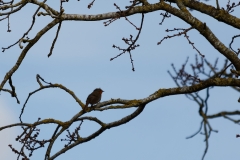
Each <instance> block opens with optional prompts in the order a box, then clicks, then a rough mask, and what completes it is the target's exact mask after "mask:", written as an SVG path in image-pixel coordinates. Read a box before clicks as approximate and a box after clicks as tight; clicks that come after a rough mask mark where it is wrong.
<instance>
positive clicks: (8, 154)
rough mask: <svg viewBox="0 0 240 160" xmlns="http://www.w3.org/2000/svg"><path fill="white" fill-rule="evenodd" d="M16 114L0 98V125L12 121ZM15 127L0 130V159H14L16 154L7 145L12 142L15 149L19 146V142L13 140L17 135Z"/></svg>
mask: <svg viewBox="0 0 240 160" xmlns="http://www.w3.org/2000/svg"><path fill="white" fill-rule="evenodd" d="M15 119H16V115H15V114H14V112H13V111H11V110H10V107H9V106H7V105H6V104H5V103H4V102H3V101H2V99H1V101H0V127H2V126H5V125H9V124H12V123H14V121H15ZM17 131H18V129H17V128H10V129H5V130H2V131H1V132H0V142H1V143H0V151H1V159H2V160H7V159H16V156H17V155H16V154H14V153H13V152H12V150H11V148H10V147H9V146H8V145H9V144H12V145H13V147H16V149H18V148H19V144H18V145H17V142H16V141H15V138H16V136H17V133H18V132H17Z"/></svg>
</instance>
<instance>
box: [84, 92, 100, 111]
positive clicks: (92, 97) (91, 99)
mask: <svg viewBox="0 0 240 160" xmlns="http://www.w3.org/2000/svg"><path fill="white" fill-rule="evenodd" d="M102 92H104V91H103V90H102V89H101V88H96V89H94V91H93V92H92V93H91V94H89V96H88V97H87V100H86V105H85V108H87V107H88V104H89V103H90V104H91V107H92V106H93V105H94V104H96V103H98V102H100V100H101V97H102Z"/></svg>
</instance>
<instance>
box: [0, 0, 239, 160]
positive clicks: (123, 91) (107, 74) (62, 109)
mask: <svg viewBox="0 0 240 160" xmlns="http://www.w3.org/2000/svg"><path fill="white" fill-rule="evenodd" d="M89 2H90V1H80V2H78V1H70V2H68V3H64V8H65V11H66V13H79V14H97V13H102V12H103V13H106V12H112V11H115V7H114V6H113V3H114V2H116V3H117V4H119V5H120V6H121V7H124V6H125V4H127V2H128V1H126V0H125V1H120V2H117V1H113V0H105V1H104V2H101V1H99V0H97V1H96V2H95V3H94V6H93V7H92V9H90V10H89V9H87V5H88V3H89ZM150 2H157V1H150ZM48 4H49V5H50V6H52V5H54V6H55V8H58V4H57V3H56V2H53V1H52V2H51V4H50V3H48ZM208 4H214V5H215V1H213V0H212V1H210V2H208ZM220 5H221V7H222V5H223V2H222V1H221V2H220ZM34 9H35V8H34V7H33V5H29V6H27V7H26V8H24V9H23V10H22V11H21V12H19V14H14V15H13V16H12V17H11V22H10V24H11V30H12V32H11V33H7V32H6V30H7V22H6V21H4V22H1V23H0V24H1V25H0V35H1V38H0V44H1V47H6V46H8V45H10V44H12V43H14V42H15V41H16V40H17V39H18V38H19V37H20V36H22V34H23V33H24V32H25V31H26V30H27V28H28V26H29V25H30V22H31V16H32V14H33V12H34ZM191 13H192V14H193V15H195V16H197V17H198V18H199V19H200V20H202V21H204V22H206V23H207V25H208V26H209V27H210V28H211V29H212V31H213V33H215V34H216V36H217V37H218V38H219V39H220V40H221V41H222V42H223V43H224V44H226V45H228V44H229V42H230V41H231V37H232V36H233V35H235V34H239V31H238V30H236V29H233V28H230V27H229V26H227V25H224V24H223V23H221V22H218V21H216V20H214V19H211V18H209V17H208V16H203V15H201V14H200V13H198V12H196V11H193V12H191ZM237 13H239V12H236V11H235V12H234V14H235V15H237ZM159 14H160V12H159V11H158V12H154V13H149V14H146V15H145V23H144V25H143V30H142V34H141V35H140V38H139V41H138V44H140V47H138V48H137V49H136V50H134V51H133V52H132V56H133V59H134V65H135V70H136V71H135V72H132V70H131V63H130V59H129V55H128V54H125V55H122V56H121V57H119V58H117V59H115V60H114V61H109V59H110V58H112V57H114V56H116V55H117V54H118V53H119V51H118V50H117V49H114V48H112V45H113V44H115V45H117V46H122V47H124V43H123V42H122V40H121V39H122V37H127V38H128V37H129V35H130V34H132V35H133V36H136V34H137V31H136V30H135V29H134V28H133V27H132V26H131V25H130V24H129V23H127V22H126V21H125V20H124V19H120V20H118V21H116V22H114V23H112V24H111V25H110V26H108V27H104V25H103V21H98V22H80V21H79V22H74V21H68V22H63V24H62V29H61V32H60V34H59V37H58V40H57V42H56V45H55V48H54V51H53V55H52V56H51V57H50V58H48V57H47V55H48V53H49V50H50V47H51V43H52V40H53V39H54V37H55V32H56V27H55V28H53V29H51V30H50V31H49V32H48V33H47V34H46V35H44V36H43V37H42V38H41V39H40V40H39V42H38V44H37V45H35V46H34V47H33V48H31V50H30V51H29V53H28V54H27V56H26V58H25V59H24V61H23V63H22V64H21V66H20V68H19V69H18V70H17V72H16V73H15V74H14V75H13V77H12V80H13V83H14V85H15V87H16V91H17V94H18V97H19V99H20V101H21V104H20V105H18V104H17V103H16V101H15V99H13V98H11V97H10V95H9V94H7V93H4V92H2V93H1V96H0V107H1V108H0V109H1V113H0V116H1V119H4V120H3V121H2V122H1V123H0V125H3V124H10V123H14V122H18V116H19V113H20V110H21V108H22V105H23V104H24V101H25V99H26V98H27V95H28V93H29V92H31V91H33V90H35V89H37V88H38V84H37V82H36V78H35V77H36V74H40V75H41V76H42V77H43V78H44V79H45V80H46V81H49V82H52V83H61V84H63V85H65V86H66V87H68V88H69V89H71V90H72V91H74V92H75V94H76V95H77V96H78V97H79V98H80V99H81V100H82V101H83V102H85V100H86V98H87V96H88V94H89V93H91V92H92V90H93V89H95V88H98V87H101V88H102V89H103V90H104V91H105V92H104V93H103V96H102V101H105V100H109V99H111V98H122V99H139V98H144V97H147V96H149V95H150V94H152V93H154V92H155V91H156V90H158V89H159V88H170V87H175V84H174V82H173V81H172V79H171V78H170V76H169V75H168V73H167V70H171V63H174V64H175V66H176V67H177V68H180V67H181V65H182V63H184V62H185V60H186V57H187V56H189V57H190V62H191V63H194V58H195V54H196V51H195V50H193V49H192V47H191V46H190V45H189V44H188V41H187V40H186V39H185V38H184V37H183V36H181V37H176V38H172V39H168V40H166V41H164V42H163V43H162V44H161V45H160V46H158V45H157V42H158V41H160V40H161V39H162V38H163V37H164V36H166V35H168V34H171V33H166V32H165V30H166V29H173V28H174V27H175V28H186V27H189V25H188V24H186V23H184V22H182V21H181V20H179V19H178V18H176V17H174V16H172V17H171V18H170V19H166V21H165V22H164V25H158V24H159V23H160V22H161V16H160V15H159ZM238 15H239V14H238ZM129 19H130V20H132V21H133V22H135V24H136V25H139V24H140V15H134V16H131V17H129ZM36 20H37V21H36V25H35V28H34V29H33V31H32V32H31V33H30V34H29V37H30V38H32V37H33V36H34V35H35V34H36V32H37V31H38V30H39V29H41V28H42V27H43V26H45V25H46V24H47V23H48V22H50V18H47V17H38V18H37V19H36ZM228 29H230V30H228ZM189 35H190V39H191V40H192V41H193V42H194V43H195V46H196V47H197V48H198V49H199V50H200V51H201V52H202V53H203V54H204V55H205V56H206V58H207V60H209V61H211V62H213V61H214V60H215V58H217V57H219V58H220V60H219V61H220V63H221V64H222V62H223V61H224V57H223V56H221V55H220V54H219V53H218V51H216V50H215V49H214V48H213V47H212V46H211V45H210V44H209V43H208V42H206V41H205V38H203V37H202V36H201V35H200V34H199V33H198V32H197V31H194V30H192V31H190V33H189ZM3 37H4V38H3ZM238 42H239V41H238ZM238 42H236V43H235V45H234V46H235V47H236V44H239V43H238ZM20 52H21V50H20V49H19V47H18V45H16V46H15V47H13V48H12V49H10V50H6V51H5V52H4V53H1V54H0V65H1V66H0V77H1V80H2V79H3V77H4V75H5V73H6V72H7V71H8V70H9V69H10V68H11V67H12V66H13V64H14V63H15V62H16V59H17V57H18V55H19V54H20ZM219 67H221V66H219ZM6 86H8V85H6ZM200 93H202V94H203V95H204V94H205V90H204V91H202V92H200ZM210 93H211V97H210V100H209V106H210V108H209V113H216V112H220V111H222V110H228V111H233V110H237V109H239V108H238V107H239V103H238V102H237V100H238V98H239V94H238V93H237V92H235V91H234V90H232V89H231V88H227V87H221V88H220V87H215V88H214V89H212V90H211V91H210ZM79 109H80V106H78V105H77V103H76V102H75V101H74V100H73V99H72V98H71V97H70V96H69V95H68V94H67V93H65V92H64V91H62V90H60V89H47V90H43V91H41V92H39V93H37V94H35V95H33V96H32V98H31V99H30V100H29V102H28V104H27V106H26V109H25V112H24V114H23V121H24V122H29V123H32V122H35V121H36V120H37V118H38V117H41V118H42V119H44V118H56V119H59V120H63V121H67V120H69V119H70V118H71V117H72V116H73V115H75V114H76V113H77V112H78V111H79ZM133 110H134V109H126V110H114V111H106V112H92V113H90V114H88V115H91V116H96V117H98V118H99V119H100V120H102V121H103V122H111V121H114V120H117V119H120V118H121V117H123V116H126V115H127V114H129V113H131V112H132V111H133ZM6 115H7V116H6ZM200 121H201V118H200V116H199V115H198V106H197V105H196V104H195V103H194V102H192V101H189V100H188V99H187V98H185V96H184V95H178V96H170V97H164V98H161V99H158V100H156V101H154V102H152V103H150V104H148V105H147V107H146V108H145V110H144V111H143V112H142V113H141V114H140V115H139V116H138V117H136V118H135V119H134V120H132V121H131V122H129V123H127V124H124V125H122V126H119V127H117V128H112V129H110V130H107V131H105V132H104V133H102V134H101V135H100V136H98V137H97V138H95V139H93V140H91V141H90V142H87V143H84V144H81V145H79V146H77V147H75V148H73V149H72V150H70V151H68V152H66V153H65V154H63V155H61V156H60V157H58V158H57V159H58V160H66V159H71V160H75V159H89V160H95V159H105V160H112V159H115V160H122V159H126V160H146V159H151V160H159V159H167V160H176V159H177V160H195V159H196V160H198V159H201V157H202V154H203V151H204V149H205V143H204V142H203V140H204V136H203V135H197V136H196V137H194V138H192V139H188V140H186V137H187V136H189V135H191V134H193V133H195V132H196V131H197V129H198V128H199V124H200ZM210 122H211V125H212V127H213V128H214V129H217V130H219V133H217V134H216V133H212V136H211V138H210V144H209V150H208V153H207V155H206V158H205V160H212V159H218V160H225V159H231V160H237V159H239V157H240V152H239V147H240V141H239V139H236V138H235V135H236V134H238V133H240V129H239V126H238V125H234V124H233V123H232V122H229V121H227V120H225V119H222V118H219V119H215V120H212V121H210ZM97 127H98V126H97V125H95V124H93V123H85V122H84V123H83V125H82V128H81V131H80V134H81V135H82V136H83V137H84V136H87V135H89V134H90V133H92V132H94V131H95V130H96V129H97ZM53 129H54V128H53V125H51V126H49V127H41V132H40V138H44V139H46V138H48V136H49V135H50V134H51V133H48V132H49V131H50V130H53ZM73 130H74V127H71V131H73ZM19 131H21V130H20V129H19V130H17V129H9V130H5V131H3V132H0V141H1V142H6V141H7V142H6V143H5V144H4V143H1V144H0V149H1V150H2V151H4V153H5V155H4V157H5V159H10V158H9V157H10V156H13V157H14V156H15V155H13V153H12V152H11V150H10V148H8V146H7V144H9V143H11V144H16V142H14V139H15V137H16V136H17V135H18V134H19V133H20V132H19ZM65 135H66V133H65V134H63V135H62V136H61V137H60V138H65ZM8 138H9V139H10V138H12V139H13V141H12V142H9V141H8ZM64 144H65V142H61V141H60V140H58V142H57V143H56V145H55V146H54V149H53V152H56V151H58V149H59V148H61V147H63V146H64ZM15 146H18V147H20V146H19V145H17V144H16V145H15ZM45 149H46V148H43V149H41V150H39V151H37V152H35V153H34V154H33V158H32V159H34V160H42V159H43V157H44V152H45ZM11 159H12V158H11Z"/></svg>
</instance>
